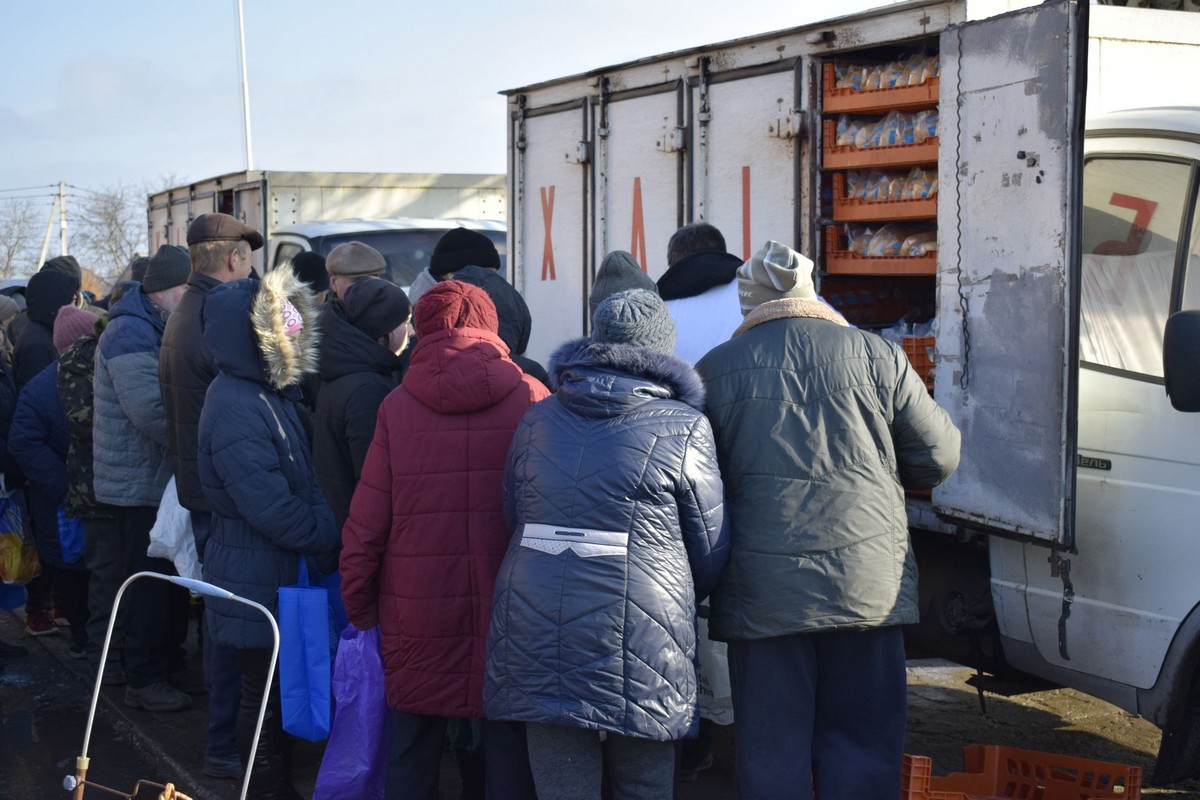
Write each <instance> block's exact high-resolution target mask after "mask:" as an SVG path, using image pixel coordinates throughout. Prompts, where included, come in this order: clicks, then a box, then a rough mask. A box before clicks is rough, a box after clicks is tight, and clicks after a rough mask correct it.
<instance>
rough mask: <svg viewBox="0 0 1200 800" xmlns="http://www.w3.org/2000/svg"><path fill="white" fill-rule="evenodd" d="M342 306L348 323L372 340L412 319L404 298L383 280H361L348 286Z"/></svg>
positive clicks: (409, 305) (390, 284) (393, 286)
mask: <svg viewBox="0 0 1200 800" xmlns="http://www.w3.org/2000/svg"><path fill="white" fill-rule="evenodd" d="M342 305H344V306H345V307H346V319H348V320H349V321H350V324H351V325H353V326H354V327H356V328H358V329H359V330H360V331H362V332H363V333H365V334H366V335H367V336H370V337H371V338H372V339H379V338H381V337H383V336H387V335H388V334H389V333H391V332H392V331H393V330H395V329H396V328H399V327H400V326H401V325H403V324H404V323H405V322H407V321H408V319H409V318H410V317H411V316H412V305H411V304H410V303H409V302H408V295H406V294H405V293H404V290H403V289H401V288H400V287H399V286H396V285H395V284H394V283H390V282H389V281H385V280H384V279H383V278H362V279H360V280H357V281H355V282H354V283H352V284H350V287H349V288H347V289H346V297H345V299H344V300H343V301H342Z"/></svg>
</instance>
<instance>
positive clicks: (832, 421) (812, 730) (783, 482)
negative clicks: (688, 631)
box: [696, 242, 959, 798]
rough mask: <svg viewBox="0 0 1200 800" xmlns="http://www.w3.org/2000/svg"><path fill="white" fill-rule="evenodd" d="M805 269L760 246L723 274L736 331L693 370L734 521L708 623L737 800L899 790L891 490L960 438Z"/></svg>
mask: <svg viewBox="0 0 1200 800" xmlns="http://www.w3.org/2000/svg"><path fill="white" fill-rule="evenodd" d="M812 270H813V263H812V261H810V260H809V259H807V258H805V257H804V256H802V255H801V254H799V253H797V252H795V251H794V250H792V249H791V248H789V247H787V246H785V245H782V244H780V243H778V242H768V243H767V244H766V245H765V246H764V247H763V248H762V249H761V250H759V251H758V252H757V253H755V254H754V256H753V257H752V258H751V259H750V260H749V261H747V262H746V263H744V264H743V265H742V266H741V267H739V268H738V270H737V275H736V280H737V288H738V298H739V300H740V302H741V308H742V314H743V315H744V317H745V318H744V319H743V321H742V324H741V325H740V326H739V327H738V328H737V329H736V330H735V331H734V332H733V337H732V338H731V339H730V340H729V341H728V342H725V343H724V344H720V345H717V346H716V347H715V348H713V349H712V350H711V351H709V353H708V354H707V355H705V356H704V357H703V358H702V359H700V362H699V363H698V364H697V365H696V370H697V371H698V372H699V373H700V376H701V378H703V379H704V383H705V388H706V389H707V392H708V394H707V399H706V413H707V414H708V417H709V420H710V421H711V422H712V427H713V433H714V434H715V436H716V440H717V458H718V461H719V463H720V466H721V474H722V475H724V476H725V502H726V504H727V510H726V513H727V514H728V517H729V519H730V520H732V522H731V527H730V542H731V544H732V558H731V559H730V562H729V568H728V569H727V570H726V572H725V575H724V576H723V577H722V579H721V582H720V583H719V584H718V586H717V588H716V590H715V591H714V592H713V595H712V615H711V618H710V620H709V629H710V633H711V636H712V638H713V639H716V640H719V641H727V642H729V664H730V671H731V674H732V681H733V705H734V712H735V713H736V714H737V726H738V732H737V734H738V735H737V745H736V747H737V771H738V789H739V792H740V794H741V796H742V797H743V798H768V797H806V798H807V797H812V796H813V792H815V793H816V794H818V795H819V796H821V797H827V796H828V797H856V798H857V797H895V796H897V795H899V794H900V785H901V774H900V762H901V756H902V755H903V748H904V730H905V704H906V686H905V665H904V640H903V635H902V633H901V627H900V626H902V625H905V624H908V623H912V622H916V621H917V618H918V610H917V568H916V560H915V557H914V555H913V552H912V547H911V543H910V542H909V538H908V523H907V516H906V514H905V511H904V490H905V489H929V488H932V487H934V486H936V485H938V484H939V483H941V482H942V481H944V480H945V479H946V478H948V477H949V476H950V474H951V473H953V472H954V469H955V468H956V467H957V466H958V454H959V433H958V429H957V428H955V427H954V423H953V422H952V421H951V420H950V417H949V415H948V414H946V412H945V411H943V410H942V409H941V407H939V406H938V405H937V403H935V402H934V400H933V398H932V397H930V395H929V392H928V390H926V388H925V384H924V382H923V381H922V380H921V378H919V377H918V376H917V374H916V372H915V371H914V370H913V369H912V366H911V365H910V364H909V362H908V359H907V358H906V357H905V355H904V353H903V352H902V351H901V350H900V348H898V347H896V346H895V345H893V344H890V343H889V342H887V341H886V340H884V339H883V338H881V337H879V336H876V335H875V334H873V333H870V332H867V331H861V330H858V329H856V328H852V327H850V326H849V325H848V324H847V323H846V321H845V320H844V319H843V318H842V317H841V315H840V314H838V313H837V312H836V311H834V310H833V309H831V308H830V307H829V306H827V305H825V304H824V303H822V302H821V301H820V299H819V298H818V297H817V293H816V289H815V287H814V285H813V277H812Z"/></svg>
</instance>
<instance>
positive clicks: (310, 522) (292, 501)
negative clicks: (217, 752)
mask: <svg viewBox="0 0 1200 800" xmlns="http://www.w3.org/2000/svg"><path fill="white" fill-rule="evenodd" d="M201 324H202V325H203V329H204V340H205V343H206V344H207V345H208V348H209V350H210V351H211V352H212V355H213V361H214V363H215V364H216V366H217V369H218V373H217V377H216V378H214V379H213V382H212V384H211V385H210V386H209V387H208V394H207V396H206V397H205V400H204V410H203V412H202V413H201V415H200V428H199V453H198V455H199V462H198V463H199V468H200V483H201V485H202V486H203V488H204V494H205V496H206V497H207V498H208V502H209V504H210V505H211V506H212V513H213V517H212V528H211V531H210V534H209V539H208V543H207V544H206V545H205V549H204V580H206V581H208V582H209V583H213V584H215V585H217V586H220V587H221V588H222V589H227V590H228V591H231V592H233V593H234V594H238V595H241V596H242V597H245V598H248V599H250V600H253V601H255V602H257V603H260V604H262V605H264V606H266V607H267V608H269V609H271V610H272V612H274V611H275V609H276V605H277V599H278V592H279V587H280V586H287V585H291V584H294V583H296V578H297V575H298V572H299V566H300V559H302V558H304V559H308V560H309V561H310V566H309V571H310V573H312V572H318V571H319V572H322V573H329V572H332V571H333V570H334V569H336V567H337V548H338V538H339V537H338V530H337V526H336V525H335V524H334V522H333V512H332V511H331V510H330V508H329V505H328V504H327V503H326V502H325V498H324V497H323V496H322V494H321V490H320V488H318V486H317V475H316V472H315V471H314V469H313V465H312V459H311V458H310V457H309V452H310V451H309V445H308V438H307V434H306V433H305V430H304V426H303V425H302V424H301V421H300V416H299V413H298V411H297V405H298V403H299V402H300V388H299V385H300V382H301V380H302V379H303V378H304V376H305V375H306V374H308V373H310V372H312V371H313V370H315V369H316V365H317V338H318V332H317V312H316V309H315V308H314V305H313V297H312V292H311V291H310V290H309V289H308V286H307V284H304V283H302V282H301V281H300V280H299V279H297V278H296V277H295V275H293V274H292V271H291V270H290V269H276V270H272V271H271V272H269V273H267V275H266V277H264V278H263V279H262V281H261V283H260V282H259V281H256V280H254V279H252V278H242V279H240V280H235V281H230V282H228V283H223V284H221V285H220V286H217V287H215V288H213V289H212V290H211V291H210V292H209V293H208V295H207V297H206V298H205V301H204V310H203V312H202V315H201ZM206 606H207V607H206V613H207V614H208V623H209V628H208V629H209V630H210V631H211V632H212V636H213V638H214V639H215V640H216V641H217V642H219V643H221V644H223V645H226V646H229V647H235V648H237V649H238V664H239V666H240V667H241V672H242V700H241V706H240V708H239V714H238V744H239V746H240V747H241V749H242V760H243V763H245V762H246V761H247V759H250V758H252V759H253V771H252V773H251V784H250V788H251V794H250V797H253V798H256V800H266V799H267V798H271V799H272V800H275V799H278V800H294V799H295V798H298V797H299V795H298V794H297V793H296V791H295V789H294V788H293V786H292V783H291V775H290V763H289V752H288V747H287V741H288V740H287V737H286V736H285V735H284V733H283V729H282V725H281V719H280V701H279V688H278V683H275V684H273V685H272V684H269V683H268V678H269V677H270V674H269V673H270V662H271V646H272V644H273V640H274V637H273V636H272V632H271V628H270V625H269V623H268V622H267V621H266V620H265V619H263V617H262V615H261V614H259V613H258V612H257V611H255V610H254V609H251V608H249V607H247V606H245V605H242V604H239V603H234V602H232V601H229V600H220V599H218V598H211V599H210V600H209V601H208V602H207V604H206ZM264 693H267V694H268V702H267V714H266V717H265V718H264V719H263V729H262V735H261V737H260V739H259V743H258V749H257V750H256V751H255V753H254V754H251V753H250V752H249V750H250V744H251V741H252V739H253V736H254V727H255V723H256V722H257V717H258V710H259V707H260V704H261V703H262V697H263V694H264Z"/></svg>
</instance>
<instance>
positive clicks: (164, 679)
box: [92, 245, 192, 711]
mask: <svg viewBox="0 0 1200 800" xmlns="http://www.w3.org/2000/svg"><path fill="white" fill-rule="evenodd" d="M190 273H191V263H190V261H189V260H188V254H187V251H186V250H184V249H183V248H182V247H179V246H177V245H163V246H162V247H160V248H159V249H158V252H157V253H155V254H154V255H153V256H151V257H150V263H149V264H148V265H147V267H146V277H145V280H143V281H142V284H141V285H140V286H138V287H136V288H134V289H132V290H130V291H128V292H126V293H125V294H124V295H122V296H121V299H120V300H118V301H117V302H116V303H114V304H113V307H112V308H111V309H110V310H109V321H108V326H107V327H106V328H105V329H104V332H103V333H102V334H101V335H100V339H99V341H98V342H97V345H96V374H95V377H94V379H93V386H94V388H95V407H94V411H93V415H94V419H93V423H92V432H93V456H92V460H93V464H94V467H95V479H94V489H95V493H96V500H97V501H98V502H101V503H106V504H107V505H110V506H113V507H114V509H115V516H114V518H113V519H112V520H111V521H110V523H109V524H111V525H112V526H113V530H112V531H111V532H110V535H109V536H105V537H103V538H105V539H106V540H108V541H109V542H110V543H111V546H113V547H114V548H116V549H117V552H115V553H114V554H113V557H114V558H119V559H120V560H121V561H120V563H122V564H124V566H125V569H124V571H123V574H119V575H118V576H119V578H120V580H124V579H125V578H128V577H129V576H130V575H132V574H133V573H135V572H139V571H142V570H149V571H153V572H164V573H167V574H171V572H172V571H173V570H172V567H171V562H169V561H167V560H165V559H159V558H149V557H148V556H147V555H146V548H147V547H148V546H149V544H150V529H151V527H153V525H154V519H155V516H156V515H157V512H158V506H159V503H160V502H161V501H162V496H163V490H164V489H165V488H166V485H167V481H168V480H169V479H170V477H171V462H170V459H169V458H168V457H167V421H166V417H165V415H164V414H163V404H162V394H161V393H160V391H159V388H158V358H159V351H160V349H161V346H162V337H163V330H164V329H165V328H166V322H167V317H168V316H170V314H171V312H172V311H174V310H175V308H176V307H177V306H178V305H179V302H180V300H181V299H182V297H183V294H184V288H185V285H186V283H187V279H188V275H189V274H190ZM98 538H99V537H98ZM103 588H104V589H105V590H109V589H111V591H112V593H113V595H115V594H116V590H117V588H118V587H117V586H112V587H103ZM129 594H130V595H132V597H130V598H129V603H128V604H127V605H126V606H125V608H126V613H127V614H128V618H127V620H126V623H125V652H124V656H125V658H124V661H125V675H126V681H127V684H126V687H125V704H126V705H128V706H131V707H133V708H143V709H145V710H147V711H182V710H183V709H186V708H189V707H190V706H191V704H192V702H191V698H190V697H188V695H187V694H185V693H184V692H183V691H181V690H180V689H179V688H178V687H177V686H176V685H175V684H183V683H184V682H185V680H186V666H185V663H184V660H183V652H182V650H181V648H180V647H179V643H178V633H179V631H180V629H181V627H182V626H185V625H186V620H187V602H188V598H187V592H186V591H184V590H183V589H181V588H179V587H177V586H172V585H170V584H167V583H164V582H161V581H140V582H138V583H136V584H134V585H133V586H132V587H131V588H130V589H129ZM111 605H112V600H111V599H108V602H107V604H100V605H98V606H97V608H96V609H94V610H93V611H92V613H93V614H95V613H100V609H102V608H111Z"/></svg>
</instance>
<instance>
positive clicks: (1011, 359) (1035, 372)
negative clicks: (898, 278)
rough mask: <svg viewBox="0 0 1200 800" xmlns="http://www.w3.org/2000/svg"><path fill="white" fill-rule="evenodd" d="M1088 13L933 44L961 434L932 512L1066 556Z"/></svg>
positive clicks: (946, 345)
mask: <svg viewBox="0 0 1200 800" xmlns="http://www.w3.org/2000/svg"><path fill="white" fill-rule="evenodd" d="M1086 10H1087V6H1086V4H1080V3H1076V2H1053V3H1046V4H1043V5H1041V6H1037V7H1034V8H1030V9H1026V10H1022V11H1017V12H1013V13H1010V14H1006V15H1004V16H1000V17H993V18H990V19H986V20H981V21H977V22H968V23H964V24H961V25H957V26H954V27H951V28H948V29H946V30H945V31H944V32H942V34H941V35H940V52H941V101H940V104H939V105H940V113H941V128H940V130H941V134H940V138H941V157H940V159H939V161H940V167H939V171H938V172H939V181H940V193H941V194H940V198H941V199H940V202H939V203H938V209H939V210H938V231H939V235H938V239H939V248H940V251H939V255H938V289H939V291H938V314H937V317H938V323H939V325H940V326H941V330H940V332H939V334H938V350H939V364H938V369H937V371H936V375H935V395H936V397H937V399H938V402H939V403H940V404H941V405H942V406H943V407H945V408H946V410H947V411H948V412H949V413H950V415H951V416H952V417H953V419H954V421H955V422H956V423H957V424H958V426H959V428H960V429H961V430H962V433H963V452H962V461H961V464H960V466H959V468H958V471H957V472H955V473H954V475H953V477H952V478H951V479H950V480H948V481H947V482H946V483H945V484H943V485H942V486H940V487H938V488H937V489H935V490H934V493H933V504H934V508H935V510H936V511H937V512H938V513H939V514H940V515H942V516H944V517H946V518H949V519H953V520H956V521H959V522H962V523H965V524H967V525H970V526H972V527H977V528H982V529H985V530H989V531H992V532H997V533H1000V534H1007V535H1014V536H1019V537H1022V538H1029V539H1033V540H1037V541H1042V542H1045V543H1047V544H1050V545H1057V546H1061V547H1063V548H1070V547H1071V546H1072V544H1073V538H1074V536H1073V513H1074V508H1073V498H1074V484H1075V416H1074V408H1075V396H1076V381H1077V376H1076V361H1077V356H1076V350H1077V344H1076V339H1077V336H1076V328H1077V323H1076V322H1075V319H1076V313H1075V312H1076V307H1077V304H1078V301H1077V289H1076V288H1075V287H1077V286H1078V272H1079V260H1080V259H1079V252H1078V251H1079V231H1080V219H1081V208H1080V197H1081V192H1080V190H1079V187H1080V185H1081V176H1082V167H1083V116H1084V108H1083V96H1084V86H1083V80H1084V76H1085V75H1086V66H1085V65H1084V64H1083V61H1084V56H1085V54H1086V52H1087V46H1086V42H1087V24H1086V13H1087V11H1086Z"/></svg>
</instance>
